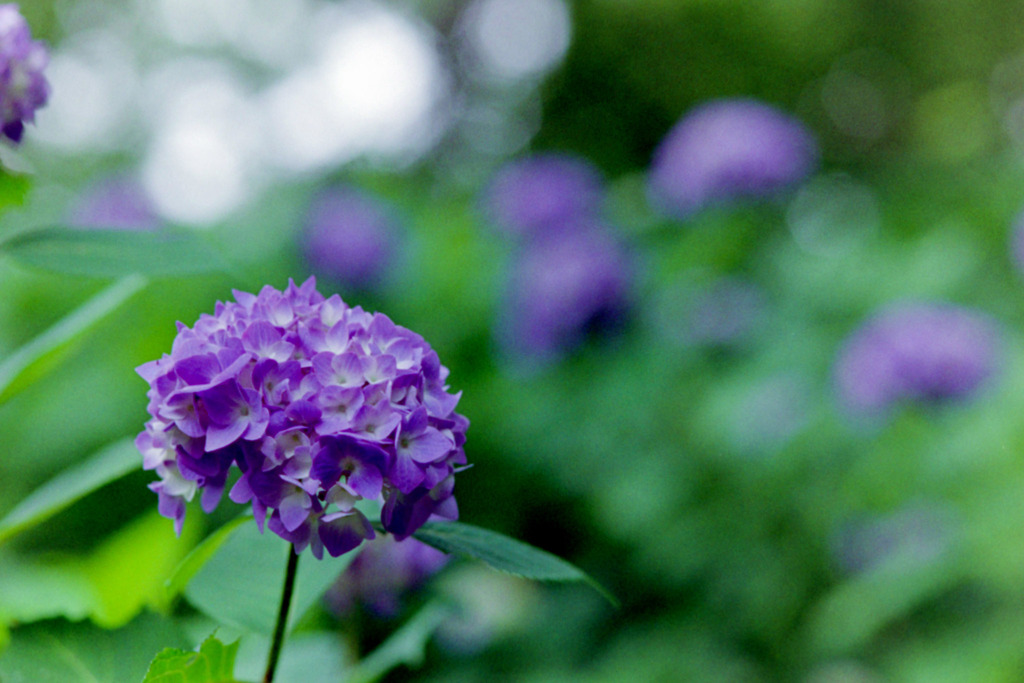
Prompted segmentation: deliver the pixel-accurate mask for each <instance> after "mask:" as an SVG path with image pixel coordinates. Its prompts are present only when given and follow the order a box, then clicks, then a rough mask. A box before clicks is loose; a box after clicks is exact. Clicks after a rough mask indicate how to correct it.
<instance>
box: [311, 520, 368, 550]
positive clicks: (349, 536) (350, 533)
mask: <svg viewBox="0 0 1024 683" xmlns="http://www.w3.org/2000/svg"><path fill="white" fill-rule="evenodd" d="M319 535H320V540H321V541H323V544H324V547H325V548H327V552H328V553H330V554H331V557H338V556H340V555H343V554H345V553H347V552H348V551H350V550H353V549H354V548H356V547H358V546H359V544H360V543H362V542H363V540H364V539H371V538H374V537H375V536H376V534H374V532H373V527H372V526H371V525H370V522H369V521H368V520H367V519H366V517H364V516H363V514H362V513H361V512H359V511H358V510H353V511H351V512H345V513H339V514H337V515H325V516H324V517H323V519H322V520H321V522H320V528H319Z"/></svg>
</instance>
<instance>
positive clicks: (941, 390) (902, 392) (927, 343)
mask: <svg viewBox="0 0 1024 683" xmlns="http://www.w3.org/2000/svg"><path fill="white" fill-rule="evenodd" d="M998 346H999V335H998V330H997V329H996V326H995V324H994V323H993V322H992V321H991V320H989V319H988V318H987V317H986V316H984V315H982V314H981V313H978V312H976V311H973V310H971V309H967V308H962V307H958V306H953V305H944V304H900V305H895V306H892V307H890V308H887V309H885V310H883V311H882V312H880V313H878V314H877V315H875V316H874V317H873V318H871V319H870V320H868V321H867V322H866V323H865V324H864V325H863V327H861V328H860V329H859V330H857V331H856V332H854V334H853V335H852V336H851V337H850V339H849V340H847V342H846V344H845V345H844V347H843V348H842V350H841V351H840V354H839V358H838V360H837V362H836V369H835V376H836V385H837V389H838V391H839V395H840V399H841V400H842V402H843V403H844V404H845V405H847V406H848V407H849V408H850V409H851V410H853V411H854V412H859V413H868V414H872V413H873V414H879V413H883V412H885V411H886V410H887V409H888V408H890V407H891V406H892V405H893V404H896V403H898V402H901V401H904V400H919V401H930V402H937V401H946V400H955V399H963V398H967V397H969V396H971V395H973V394H974V393H975V392H976V391H977V390H978V389H979V388H980V387H981V386H982V384H983V383H984V382H985V380H987V379H988V378H989V377H990V376H991V375H992V373H993V371H994V370H995V367H996V364H997V362H998V355H999V349H998Z"/></svg>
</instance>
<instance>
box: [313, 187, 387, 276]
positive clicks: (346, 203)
mask: <svg viewBox="0 0 1024 683" xmlns="http://www.w3.org/2000/svg"><path fill="white" fill-rule="evenodd" d="M397 234H398V227H397V223H396V220H395V218H394V216H393V215H392V213H391V211H390V210H389V209H388V207H386V206H385V205H384V204H383V203H382V202H380V201H378V200H376V199H373V198H371V197H370V196H368V195H366V194H364V193H363V192H360V191H358V190H355V189H353V188H349V187H339V188H333V189H331V190H327V191H324V192H322V193H321V194H319V195H318V196H317V197H316V198H315V199H314V200H313V203H312V205H311V207H310V210H309V216H308V219H307V221H306V231H305V234H304V235H303V240H302V250H303V254H304V255H305V258H306V261H307V262H308V263H309V264H310V266H311V267H312V268H313V270H314V271H316V272H318V273H320V274H322V275H324V276H326V277H328V278H330V279H332V280H334V281H336V282H338V283H340V284H342V285H345V286H347V287H352V288H358V289H370V288H372V287H374V286H375V285H377V284H379V282H380V279H381V277H382V276H383V275H384V274H385V273H386V272H387V270H388V267H389V266H390V265H391V262H392V260H393V258H394V256H395V244H396V241H397Z"/></svg>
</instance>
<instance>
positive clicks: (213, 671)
mask: <svg viewBox="0 0 1024 683" xmlns="http://www.w3.org/2000/svg"><path fill="white" fill-rule="evenodd" d="M237 654H238V641H237V640H236V641H235V642H233V643H231V644H230V645H225V644H224V643H222V642H220V641H219V640H217V638H215V637H214V636H210V637H209V638H207V639H206V640H204V641H203V643H202V645H200V646H199V651H198V652H196V651H186V650H179V649H177V648H171V647H169V648H165V649H164V650H162V651H161V652H160V653H159V654H158V655H157V656H156V658H154V659H153V662H152V663H151V664H150V665H149V671H147V672H146V678H145V679H143V681H142V683H234V681H235V678H234V670H235V656H236V655H237Z"/></svg>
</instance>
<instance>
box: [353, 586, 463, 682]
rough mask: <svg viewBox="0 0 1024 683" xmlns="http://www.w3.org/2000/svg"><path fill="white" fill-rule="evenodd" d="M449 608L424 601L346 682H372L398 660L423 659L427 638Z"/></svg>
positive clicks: (416, 662)
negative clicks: (420, 607)
mask: <svg viewBox="0 0 1024 683" xmlns="http://www.w3.org/2000/svg"><path fill="white" fill-rule="evenodd" d="M451 614H452V609H451V608H450V607H448V606H447V605H445V604H443V603H441V602H436V601H435V602H430V603H427V605H426V606H425V607H423V609H421V610H420V611H419V612H417V613H416V615H415V616H414V617H413V618H412V619H410V620H409V621H407V622H406V623H405V624H404V625H403V626H402V627H401V628H400V629H398V630H397V631H395V632H394V633H393V634H391V636H390V637H389V638H388V639H387V640H385V641H384V642H383V643H381V644H380V646H379V647H377V649H376V650H374V651H373V652H371V653H370V654H369V655H367V656H366V658H365V659H363V660H362V661H361V662H360V663H359V665H358V666H357V667H356V668H355V669H354V670H353V671H352V672H351V673H350V674H349V676H348V678H346V679H345V680H346V681H347V683H373V681H378V680H380V679H381V678H382V677H383V676H384V675H385V674H386V673H387V672H389V671H391V670H392V669H394V668H395V667H396V666H399V665H400V664H406V665H408V666H412V667H415V666H419V665H420V664H422V663H423V658H424V655H425V650H426V647H427V641H429V640H430V637H431V636H432V635H434V631H436V630H437V627H438V626H440V625H441V624H442V623H443V622H444V620H445V619H446V618H447V617H449V616H451Z"/></svg>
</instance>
